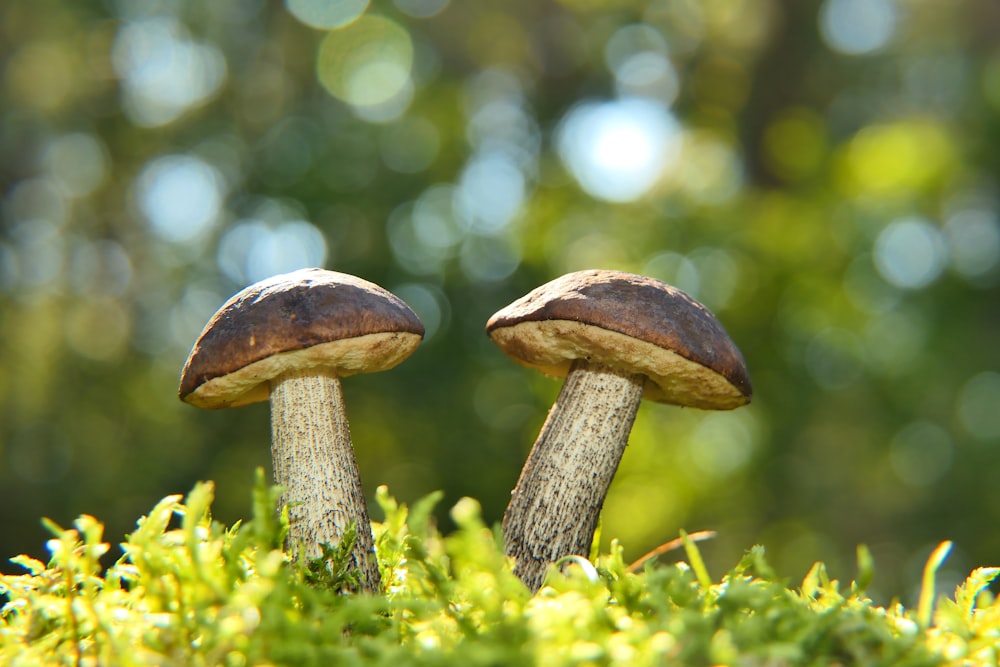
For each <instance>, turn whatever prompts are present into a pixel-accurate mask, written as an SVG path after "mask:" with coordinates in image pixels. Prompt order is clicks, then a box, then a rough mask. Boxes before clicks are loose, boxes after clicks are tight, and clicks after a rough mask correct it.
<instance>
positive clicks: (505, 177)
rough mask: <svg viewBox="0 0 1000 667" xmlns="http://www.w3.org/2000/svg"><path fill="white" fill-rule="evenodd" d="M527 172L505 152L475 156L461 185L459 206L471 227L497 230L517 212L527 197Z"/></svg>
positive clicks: (463, 171)
mask: <svg viewBox="0 0 1000 667" xmlns="http://www.w3.org/2000/svg"><path fill="white" fill-rule="evenodd" d="M526 190H527V186H526V183H525V179H524V174H522V173H521V170H520V169H518V168H517V165H516V164H515V163H514V162H513V160H511V159H510V158H509V157H507V156H506V155H505V154H503V153H499V152H488V153H485V154H479V155H475V156H473V157H472V159H471V160H470V161H469V162H468V163H467V164H466V165H465V169H463V170H462V175H461V176H460V178H459V184H458V200H457V203H458V209H459V211H460V214H461V216H462V217H463V219H464V220H465V221H466V223H467V224H468V226H469V228H470V229H471V230H473V231H477V232H486V233H491V232H496V231H499V230H500V229H503V228H504V227H505V226H506V225H507V223H509V222H510V221H511V219H512V218H513V217H514V216H515V215H517V212H518V211H519V210H520V208H521V204H522V203H523V201H524V198H525V196H526Z"/></svg>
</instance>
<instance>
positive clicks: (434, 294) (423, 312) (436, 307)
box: [392, 283, 451, 342]
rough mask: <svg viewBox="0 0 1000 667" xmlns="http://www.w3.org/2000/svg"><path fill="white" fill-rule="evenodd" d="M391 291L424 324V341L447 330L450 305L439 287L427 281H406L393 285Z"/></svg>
mask: <svg viewBox="0 0 1000 667" xmlns="http://www.w3.org/2000/svg"><path fill="white" fill-rule="evenodd" d="M392 293H393V294H395V295H396V296H398V297H399V298H400V299H402V300H403V301H405V302H406V304H407V305H408V306H410V308H412V309H413V312H415V313H416V314H417V317H419V318H420V321H421V322H422V323H423V325H424V342H428V341H430V340H433V338H434V336H435V335H437V334H438V332H440V331H442V330H447V328H448V324H449V321H450V319H451V306H450V304H449V302H448V297H446V296H445V294H444V292H442V291H441V289H440V288H439V287H437V286H435V285H431V284H428V283H406V284H403V285H399V286H398V287H394V288H393V289H392Z"/></svg>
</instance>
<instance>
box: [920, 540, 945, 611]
mask: <svg viewBox="0 0 1000 667" xmlns="http://www.w3.org/2000/svg"><path fill="white" fill-rule="evenodd" d="M951 545H952V543H951V541H950V540H945V541H944V542H942V543H941V544H939V545H938V546H937V548H936V549H934V551H932V552H931V557H930V558H928V559H927V564H926V565H924V576H923V579H922V581H921V583H920V599H919V600H918V602H917V623H919V624H920V627H921V628H923V629H925V630H926V629H927V628H929V627H930V625H931V620H932V616H933V614H934V596H935V592H936V591H935V585H936V583H937V571H938V569H939V568H940V567H941V564H942V563H944V560H945V558H947V557H948V554H949V552H951Z"/></svg>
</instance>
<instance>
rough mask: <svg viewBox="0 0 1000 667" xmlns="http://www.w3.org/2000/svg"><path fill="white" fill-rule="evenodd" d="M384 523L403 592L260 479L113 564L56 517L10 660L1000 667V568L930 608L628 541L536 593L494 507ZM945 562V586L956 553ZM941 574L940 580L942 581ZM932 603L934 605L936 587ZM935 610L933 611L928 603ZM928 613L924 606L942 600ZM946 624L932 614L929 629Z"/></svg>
mask: <svg viewBox="0 0 1000 667" xmlns="http://www.w3.org/2000/svg"><path fill="white" fill-rule="evenodd" d="M377 499H378V502H379V504H380V505H381V507H382V510H383V512H384V514H385V521H384V522H382V523H381V524H377V525H376V526H375V529H376V537H377V549H378V555H379V563H380V568H381V574H382V579H383V582H384V592H383V594H382V595H378V596H369V595H356V594H352V593H350V592H349V591H350V590H351V589H352V588H353V580H352V577H351V575H350V573H349V572H347V571H345V569H344V568H343V567H342V565H343V561H344V554H346V553H347V551H346V550H345V549H332V550H330V551H329V552H328V553H327V557H328V562H329V567H326V566H323V567H318V563H316V562H313V563H293V562H290V561H289V560H288V559H287V558H286V556H285V554H284V553H283V552H282V551H281V549H280V545H281V544H282V541H283V539H284V535H285V530H286V527H287V516H276V514H275V512H274V511H273V508H274V506H275V502H276V500H277V497H276V494H275V492H274V491H273V490H272V489H269V488H267V487H266V486H265V485H264V482H263V476H262V475H261V476H259V479H258V483H257V487H256V489H255V492H254V512H253V519H252V521H250V522H248V523H246V524H243V525H236V526H233V527H231V528H227V527H225V526H222V525H220V524H219V523H216V522H214V521H212V519H211V514H210V505H211V501H212V485H211V484H207V483H206V484H200V485H198V486H197V487H195V489H194V490H193V491H192V492H191V493H190V494H189V495H188V496H187V498H185V499H182V498H181V497H180V496H171V497H168V498H165V499H164V500H163V501H161V502H160V503H159V504H158V505H157V506H156V507H154V508H153V510H152V511H151V512H150V513H149V514H148V515H147V516H145V517H143V518H142V519H140V520H139V522H138V526H137V528H136V530H135V531H134V532H133V533H132V534H131V535H129V536H128V537H127V538H126V540H125V542H124V543H123V544H122V551H123V555H122V556H121V558H120V559H119V560H118V561H117V562H116V563H115V564H114V565H112V566H111V567H109V568H107V569H106V570H105V569H102V567H101V565H100V558H101V557H102V556H103V555H104V554H106V553H107V552H108V550H109V549H110V546H109V545H108V544H107V543H106V542H104V541H103V539H104V536H103V527H102V525H101V524H100V523H99V522H98V521H97V520H96V519H94V518H93V517H89V516H82V517H80V518H79V519H77V520H76V522H74V527H73V528H69V529H62V528H59V527H58V526H55V525H53V524H50V526H49V527H50V529H51V530H52V533H53V535H54V537H53V539H52V540H51V541H50V543H49V550H50V552H51V554H52V557H51V559H50V560H49V562H48V563H42V562H40V561H37V560H34V559H30V558H27V557H19V558H14V559H12V560H13V562H15V563H17V564H18V565H20V566H21V567H22V568H24V569H25V570H26V573H24V574H19V575H4V576H2V577H0V592H2V593H3V594H4V595H5V597H6V604H5V605H4V606H3V608H2V613H0V664H2V665H31V666H36V665H67V664H68V665H122V666H130V665H185V666H187V665H195V666H196V665H233V666H238V665H270V664H274V665H342V664H343V665H353V664H365V665H382V664H384V665H392V666H393V667H399V666H401V665H463V666H464V665H527V664H540V665H611V664H620V665H684V666H697V665H706V666H707V665H747V666H751V665H762V666H763V665H768V666H785V665H912V666H914V667H917V666H921V665H939V664H954V665H978V664H982V665H995V664H996V662H997V657H998V650H1000V603H997V602H995V601H994V599H993V597H992V596H991V594H990V593H989V591H988V585H989V583H990V582H991V581H992V580H993V579H994V578H995V577H996V576H997V574H998V570H997V569H996V568H981V569H978V570H976V571H974V572H973V573H972V574H971V575H970V577H969V579H968V580H967V581H966V582H965V583H964V584H963V585H962V586H960V587H959V588H958V589H957V590H956V593H955V597H954V599H947V600H938V601H936V605H934V607H933V608H932V607H927V609H926V610H925V609H920V610H918V611H919V612H920V614H922V613H926V614H927V616H928V618H926V619H924V618H921V617H920V614H918V613H915V612H912V611H909V610H906V609H904V608H903V607H901V606H900V605H898V604H894V605H890V606H889V607H885V608H883V607H880V606H877V605H875V604H874V603H873V602H872V601H871V600H869V599H868V598H866V597H865V595H864V585H865V582H866V581H867V580H868V579H870V577H871V563H870V557H869V556H868V554H867V551H866V550H864V549H861V550H859V577H858V580H857V581H855V582H853V583H852V584H851V585H850V586H847V587H845V588H846V590H843V591H842V590H841V588H842V586H841V585H840V584H839V583H838V582H837V581H832V580H830V579H829V577H828V576H827V574H826V571H825V568H824V567H823V566H822V565H821V564H817V565H816V566H815V567H814V568H813V569H812V570H811V571H810V573H809V575H808V576H807V577H806V579H805V581H804V582H803V583H802V585H801V586H800V587H798V588H790V587H788V586H787V585H786V584H785V583H783V582H782V581H781V580H779V579H778V577H777V576H776V575H775V573H774V572H773V571H772V570H771V568H770V567H769V566H768V564H767V562H766V560H765V555H764V551H763V549H761V548H759V547H754V548H753V549H751V550H749V551H748V552H747V553H746V555H745V556H744V557H743V559H742V560H741V561H740V562H739V563H738V564H737V565H736V567H734V568H733V569H732V570H731V571H730V572H728V573H727V574H726V575H725V576H724V577H723V578H722V580H721V581H719V582H718V583H713V582H712V581H711V579H709V578H708V573H707V572H706V571H705V570H704V566H703V565H700V558H699V557H698V555H697V549H696V547H695V546H694V543H693V542H691V541H690V540H687V539H685V548H686V549H687V553H688V560H689V561H690V562H692V563H693V564H695V567H690V566H688V565H686V564H685V563H677V564H672V565H654V564H651V563H647V564H646V565H645V568H644V569H643V570H642V571H641V572H638V573H633V572H630V571H629V568H628V566H627V565H626V564H625V562H624V561H623V559H622V549H621V548H620V547H619V546H618V545H617V544H613V546H612V548H611V551H610V553H608V554H603V555H600V556H599V557H598V558H597V559H596V563H593V564H591V563H590V562H589V561H586V560H583V559H568V560H567V562H566V563H565V564H563V567H562V572H557V571H556V570H555V568H553V570H552V572H551V573H550V575H549V579H548V581H547V585H546V586H545V587H543V588H542V590H541V591H540V592H539V593H538V594H537V595H534V596H531V595H530V594H529V593H528V591H527V590H526V589H525V588H524V587H523V586H522V585H521V583H520V582H519V581H518V580H517V579H516V578H515V577H514V576H513V574H512V573H511V570H510V567H509V564H508V562H507V560H506V559H505V557H504V556H503V552H502V549H501V548H500V546H499V540H498V536H497V534H496V533H495V531H493V530H491V529H490V528H489V527H488V526H486V525H484V524H483V522H482V520H481V518H480V514H479V507H478V504H477V503H476V502H475V501H474V500H472V499H469V498H465V499H462V500H461V501H459V503H458V504H457V505H456V506H455V507H454V508H453V509H452V517H453V518H454V520H455V523H456V525H457V526H458V528H457V530H456V531H455V532H454V533H452V534H450V535H447V536H442V535H441V534H440V533H439V532H438V531H437V530H436V529H435V527H434V526H433V522H432V520H431V510H432V509H433V507H434V505H435V503H437V502H438V501H439V500H440V495H437V494H435V495H432V496H430V497H428V498H426V499H424V500H421V501H419V502H417V503H415V504H414V505H413V507H411V508H408V507H406V506H405V505H401V504H399V503H397V502H396V501H395V500H394V499H392V498H391V497H390V496H389V495H388V492H387V491H386V490H385V489H384V488H382V489H379V492H378V495H377ZM936 557H937V560H936V561H934V562H933V563H931V564H930V565H929V567H928V572H929V574H928V576H929V577H930V585H933V574H934V571H935V570H936V568H937V566H938V565H940V560H943V554H942V553H940V552H939V553H938V554H937V556H936ZM926 581H927V578H926V577H925V585H926ZM925 599H926V598H925ZM926 604H927V605H930V604H931V602H927V603H926ZM922 606H923V605H922ZM925 621H926V622H925Z"/></svg>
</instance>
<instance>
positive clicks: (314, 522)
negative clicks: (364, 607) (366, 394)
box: [271, 371, 380, 592]
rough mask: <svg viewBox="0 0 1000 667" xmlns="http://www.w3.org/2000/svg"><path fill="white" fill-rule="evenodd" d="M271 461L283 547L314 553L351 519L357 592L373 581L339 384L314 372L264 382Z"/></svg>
mask: <svg viewBox="0 0 1000 667" xmlns="http://www.w3.org/2000/svg"><path fill="white" fill-rule="evenodd" d="M271 459H272V461H273V462H274V480H275V482H276V483H277V484H280V485H281V486H283V487H285V492H284V494H283V495H282V503H283V504H286V505H291V507H289V510H288V512H289V519H290V526H289V531H288V543H289V547H290V548H291V549H292V551H293V553H295V555H296V557H301V556H306V557H310V558H315V557H318V556H321V555H322V550H321V548H320V545H322V544H323V543H328V544H331V545H336V544H337V543H338V542H339V541H340V539H341V536H342V535H343V534H344V531H345V530H346V529H347V527H348V526H349V525H350V523H351V522H352V521H353V522H354V523H355V524H356V525H357V533H358V536H357V541H356V542H355V545H354V551H353V554H352V557H353V560H354V564H355V566H356V567H357V570H358V572H359V573H360V576H361V587H362V589H363V590H366V591H371V592H376V591H378V590H379V586H380V580H379V574H378V564H377V562H376V560H375V547H374V543H373V541H372V533H371V521H370V520H369V518H368V507H367V504H366V502H365V494H364V490H363V489H362V487H361V476H360V475H359V473H358V464H357V461H356V459H355V458H354V447H353V446H352V444H351V432H350V428H349V427H348V424H347V414H346V412H345V411H344V396H343V393H342V392H341V389H340V380H338V379H337V377H336V376H334V375H329V374H322V373H317V372H316V371H308V372H302V371H296V372H290V373H286V374H285V375H282V376H280V377H278V378H277V379H275V380H273V381H272V384H271Z"/></svg>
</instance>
